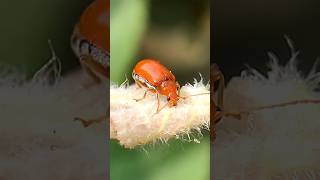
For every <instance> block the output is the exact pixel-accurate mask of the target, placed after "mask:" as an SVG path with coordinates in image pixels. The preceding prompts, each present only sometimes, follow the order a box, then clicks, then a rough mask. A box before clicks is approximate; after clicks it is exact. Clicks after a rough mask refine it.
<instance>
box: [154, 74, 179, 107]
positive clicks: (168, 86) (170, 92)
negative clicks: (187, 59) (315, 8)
mask: <svg viewBox="0 0 320 180" xmlns="http://www.w3.org/2000/svg"><path fill="white" fill-rule="evenodd" d="M158 91H159V93H160V94H162V95H164V96H167V99H168V102H169V105H170V106H176V105H177V101H178V99H179V97H178V93H177V85H176V82H175V81H171V80H168V81H163V82H162V83H161V85H160V87H159V90H158Z"/></svg>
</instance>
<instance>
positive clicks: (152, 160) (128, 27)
mask: <svg viewBox="0 0 320 180" xmlns="http://www.w3.org/2000/svg"><path fill="white" fill-rule="evenodd" d="M209 7H210V6H209V1H208V0H188V1H185V0H166V1H164V0H111V27H110V28H111V50H110V51H111V68H110V69H111V81H112V82H114V83H117V84H120V83H122V82H123V81H124V80H125V78H126V77H127V78H128V79H129V80H130V82H131V83H133V80H132V77H131V73H132V69H133V67H134V65H135V64H136V63H137V62H138V61H139V60H141V59H144V58H152V59H158V60H159V61H160V62H161V63H162V64H164V65H165V66H167V67H168V68H169V69H170V70H171V71H172V72H173V73H174V74H175V76H176V78H177V80H178V81H179V83H180V84H182V85H183V84H185V83H186V82H193V78H197V79H199V78H200V76H199V73H201V74H202V75H203V77H204V79H205V82H207V81H208V79H209V63H210V8H209ZM177 115H178V114H177ZM199 139H200V141H201V143H200V144H197V143H195V142H185V141H182V140H170V141H169V142H168V144H163V143H157V144H155V145H147V146H144V147H141V148H137V149H135V150H127V149H124V148H123V147H121V146H120V145H119V144H118V143H117V142H115V141H112V142H111V144H110V177H111V179H112V180H122V179H130V180H162V179H165V180H180V179H181V180H182V179H183V180H195V179H196V180H207V179H209V175H210V147H209V136H208V134H207V133H206V132H204V137H200V138H199Z"/></svg>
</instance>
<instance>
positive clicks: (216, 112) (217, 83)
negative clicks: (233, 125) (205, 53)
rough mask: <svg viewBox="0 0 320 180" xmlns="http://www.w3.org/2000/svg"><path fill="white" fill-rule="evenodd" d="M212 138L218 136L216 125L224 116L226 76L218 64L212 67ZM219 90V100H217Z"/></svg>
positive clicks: (212, 139)
mask: <svg viewBox="0 0 320 180" xmlns="http://www.w3.org/2000/svg"><path fill="white" fill-rule="evenodd" d="M210 82H211V85H210V92H211V96H210V111H211V113H210V114H211V115H210V139H211V142H213V141H214V140H215V138H216V133H215V126H216V124H217V123H218V122H219V121H220V120H221V119H222V117H223V115H224V114H223V92H224V76H223V74H222V72H221V71H220V69H219V67H218V66H217V65H216V64H213V65H211V67H210ZM216 92H217V102H216V101H215V99H216V97H215V95H216Z"/></svg>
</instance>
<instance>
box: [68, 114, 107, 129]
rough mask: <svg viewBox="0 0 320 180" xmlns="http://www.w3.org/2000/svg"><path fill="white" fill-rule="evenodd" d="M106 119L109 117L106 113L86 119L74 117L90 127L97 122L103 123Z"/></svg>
mask: <svg viewBox="0 0 320 180" xmlns="http://www.w3.org/2000/svg"><path fill="white" fill-rule="evenodd" d="M106 119H107V116H105V115H104V116H101V117H98V118H94V119H84V118H80V117H76V118H74V121H80V122H81V123H82V125H83V126H84V127H88V126H91V125H92V124H94V123H97V124H99V123H102V122H104V121H106Z"/></svg>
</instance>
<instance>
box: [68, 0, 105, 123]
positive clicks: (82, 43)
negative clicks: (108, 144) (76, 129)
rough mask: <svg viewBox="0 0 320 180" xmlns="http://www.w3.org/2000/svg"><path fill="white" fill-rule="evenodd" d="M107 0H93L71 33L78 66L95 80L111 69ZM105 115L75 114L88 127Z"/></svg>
mask: <svg viewBox="0 0 320 180" xmlns="http://www.w3.org/2000/svg"><path fill="white" fill-rule="evenodd" d="M109 14H110V5H109V0H95V1H94V2H93V3H91V4H90V5H89V7H88V8H87V9H86V10H85V11H84V13H83V14H82V15H81V17H80V20H79V22H78V24H76V26H75V28H74V31H73V34H72V36H71V47H72V49H73V51H74V52H75V54H76V55H77V57H78V58H79V60H80V64H81V66H82V67H83V68H84V69H85V70H86V72H87V73H88V74H89V75H90V76H91V77H92V78H93V80H94V81H95V82H96V83H100V82H101V79H107V78H109V71H110V53H109V52H110V23H109ZM90 85H91V84H90ZM105 119H106V116H105V115H103V116H102V117H99V118H95V119H91V120H86V119H82V118H79V117H76V118H75V120H79V121H81V122H82V124H83V125H84V126H85V127H87V126H89V125H91V124H92V123H100V122H103V121H105Z"/></svg>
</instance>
